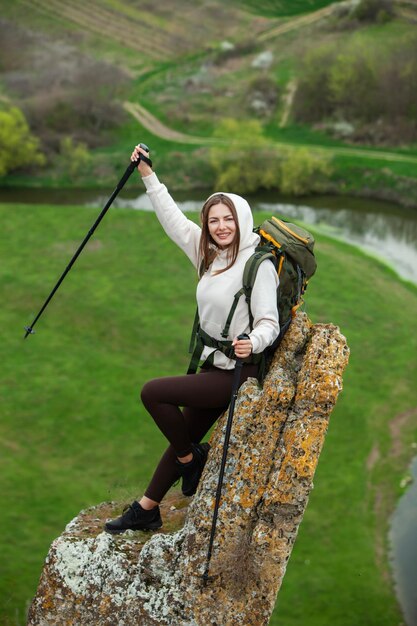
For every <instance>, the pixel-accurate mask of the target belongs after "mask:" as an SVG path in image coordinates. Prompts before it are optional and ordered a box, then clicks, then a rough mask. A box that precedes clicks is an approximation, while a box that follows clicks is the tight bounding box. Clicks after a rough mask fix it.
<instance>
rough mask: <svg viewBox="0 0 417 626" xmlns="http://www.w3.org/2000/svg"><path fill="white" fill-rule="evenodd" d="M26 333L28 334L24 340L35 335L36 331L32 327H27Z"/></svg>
mask: <svg viewBox="0 0 417 626" xmlns="http://www.w3.org/2000/svg"><path fill="white" fill-rule="evenodd" d="M25 331H26V334H25V336H24V339H26V337H27V336H28V335H34V334H35V331H34V330H33V329H32V327H31V326H25Z"/></svg>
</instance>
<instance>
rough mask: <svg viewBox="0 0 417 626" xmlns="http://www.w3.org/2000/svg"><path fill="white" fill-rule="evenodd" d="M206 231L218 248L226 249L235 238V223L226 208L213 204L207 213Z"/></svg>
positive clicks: (220, 204)
mask: <svg viewBox="0 0 417 626" xmlns="http://www.w3.org/2000/svg"><path fill="white" fill-rule="evenodd" d="M208 229H209V233H210V235H211V237H212V239H213V241H214V242H215V243H216V244H217V245H218V246H219V248H227V247H228V246H230V244H231V243H233V240H234V238H235V236H236V222H235V218H234V217H233V213H232V211H231V210H230V209H229V207H228V206H226V205H225V204H222V203H220V202H219V204H213V206H212V207H210V209H209V213H208Z"/></svg>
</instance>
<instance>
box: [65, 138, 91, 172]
mask: <svg viewBox="0 0 417 626" xmlns="http://www.w3.org/2000/svg"><path fill="white" fill-rule="evenodd" d="M60 157H61V158H60V164H61V167H62V168H63V169H65V170H66V171H67V172H68V174H69V175H70V176H71V178H76V177H77V176H79V175H80V174H82V173H83V172H84V171H85V169H86V168H87V167H88V166H89V165H90V164H91V162H92V157H91V155H90V153H89V152H88V148H87V146H86V144H85V143H78V144H75V143H74V141H73V139H72V138H71V137H64V138H63V139H62V140H61V144H60Z"/></svg>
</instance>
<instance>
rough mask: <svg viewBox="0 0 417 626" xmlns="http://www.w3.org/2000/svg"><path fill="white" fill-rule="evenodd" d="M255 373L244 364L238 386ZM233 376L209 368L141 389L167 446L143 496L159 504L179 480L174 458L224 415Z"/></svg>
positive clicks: (162, 380)
mask: <svg viewBox="0 0 417 626" xmlns="http://www.w3.org/2000/svg"><path fill="white" fill-rule="evenodd" d="M257 371H258V367H257V365H249V364H245V365H244V366H243V368H242V375H241V378H240V382H241V384H242V383H243V382H244V381H245V380H246V379H247V378H249V377H250V376H253V377H255V378H256V377H257ZM233 374H234V370H221V369H218V368H216V367H210V368H208V369H202V370H201V371H200V372H199V373H198V374H189V375H186V376H169V377H164V378H155V379H153V380H150V381H149V382H147V383H146V384H145V385H144V387H143V389H142V393H141V398H142V402H143V404H144V406H145V408H146V409H147V411H148V412H149V413H150V415H151V416H152V417H153V419H154V420H155V422H156V424H157V426H158V427H159V429H160V430H161V432H162V433H163V434H164V435H165V437H166V438H167V439H168V441H169V442H170V445H169V446H168V448H167V449H166V450H165V452H164V454H163V456H162V458H161V460H160V461H159V464H158V466H157V468H156V470H155V472H154V475H153V477H152V480H151V482H150V484H149V486H148V488H147V489H146V491H145V496H147V497H148V498H150V499H151V500H155V502H160V501H161V500H162V498H163V497H164V496H165V494H166V493H167V491H168V490H169V489H170V488H171V487H172V485H173V484H174V483H175V482H176V481H177V480H178V478H179V476H180V475H179V472H178V469H177V466H176V463H175V461H176V458H177V457H178V456H181V457H183V456H186V455H187V454H189V453H190V452H191V451H192V447H191V444H192V443H199V442H200V441H201V439H202V438H203V437H204V435H205V434H206V433H207V432H208V431H209V430H210V428H211V426H213V424H214V423H215V421H216V420H217V419H218V418H219V417H220V415H221V414H222V413H223V412H224V411H225V409H226V408H227V406H228V405H229V402H230V395H231V392H232V382H233ZM180 407H183V409H182V410H181V409H180Z"/></svg>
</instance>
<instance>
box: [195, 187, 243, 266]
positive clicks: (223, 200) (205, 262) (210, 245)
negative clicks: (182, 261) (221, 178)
mask: <svg viewBox="0 0 417 626" xmlns="http://www.w3.org/2000/svg"><path fill="white" fill-rule="evenodd" d="M215 204H224V205H226V206H227V207H228V208H229V209H230V211H231V213H232V215H233V219H234V220H235V224H236V233H235V238H234V239H233V241H232V243H231V244H230V246H228V248H227V259H228V261H229V264H228V265H227V267H225V268H224V269H222V270H218V271H217V272H216V274H221V273H222V272H225V271H226V270H228V269H229V268H231V267H232V265H233V263H234V262H235V261H236V259H237V255H238V252H239V244H240V230H239V220H238V217H237V211H236V207H235V205H234V204H233V202H232V200H231V199H230V198H229V197H228V196H225V195H224V194H223V193H217V194H216V195H215V196H211V198H209V199H208V200H206V202H205V203H204V206H203V208H202V209H201V215H200V218H201V229H202V232H201V239H200V246H199V250H198V258H199V265H200V275H202V274H203V273H204V272H206V271H207V270H208V268H209V267H210V265H211V264H212V262H213V261H214V258H215V256H216V254H217V245H216V243H215V241H214V240H213V238H212V237H211V235H210V231H209V227H208V218H209V212H210V209H211V207H212V206H214V205H215Z"/></svg>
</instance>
